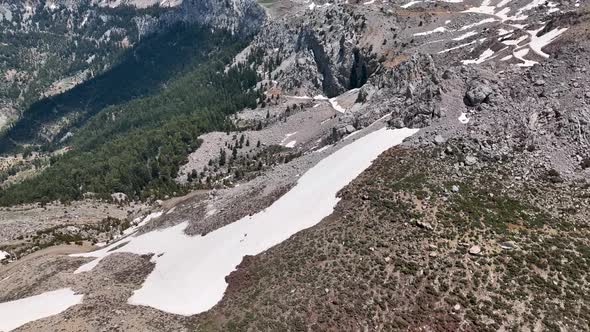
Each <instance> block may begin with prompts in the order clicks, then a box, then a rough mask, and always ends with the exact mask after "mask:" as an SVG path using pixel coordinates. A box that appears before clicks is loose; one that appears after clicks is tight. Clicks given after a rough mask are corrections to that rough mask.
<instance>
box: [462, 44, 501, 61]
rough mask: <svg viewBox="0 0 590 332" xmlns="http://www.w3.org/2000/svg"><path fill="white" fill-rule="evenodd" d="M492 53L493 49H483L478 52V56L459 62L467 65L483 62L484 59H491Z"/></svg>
mask: <svg viewBox="0 0 590 332" xmlns="http://www.w3.org/2000/svg"><path fill="white" fill-rule="evenodd" d="M493 55H494V51H492V50H491V49H489V48H488V49H487V50H485V51H483V53H482V54H480V56H479V58H477V59H475V60H462V61H461V62H462V63H463V64H464V65H469V64H479V63H483V62H484V61H486V60H488V59H491V58H492V56H493Z"/></svg>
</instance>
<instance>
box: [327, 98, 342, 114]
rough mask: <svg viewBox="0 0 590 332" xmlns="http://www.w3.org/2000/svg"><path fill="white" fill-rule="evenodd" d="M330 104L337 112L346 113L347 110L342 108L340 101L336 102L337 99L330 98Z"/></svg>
mask: <svg viewBox="0 0 590 332" xmlns="http://www.w3.org/2000/svg"><path fill="white" fill-rule="evenodd" d="M329 102H330V105H332V108H333V109H334V110H335V111H336V112H340V113H346V109H345V108H344V107H342V106H340V104H338V101H337V100H336V97H334V98H330V99H329Z"/></svg>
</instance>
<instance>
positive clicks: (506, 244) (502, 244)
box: [499, 241, 514, 250]
mask: <svg viewBox="0 0 590 332" xmlns="http://www.w3.org/2000/svg"><path fill="white" fill-rule="evenodd" d="M499 245H500V248H502V249H504V250H512V249H514V242H512V241H506V242H500V244H499Z"/></svg>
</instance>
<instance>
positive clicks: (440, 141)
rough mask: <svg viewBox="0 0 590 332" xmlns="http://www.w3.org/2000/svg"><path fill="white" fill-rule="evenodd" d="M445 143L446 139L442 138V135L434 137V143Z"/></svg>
mask: <svg viewBox="0 0 590 332" xmlns="http://www.w3.org/2000/svg"><path fill="white" fill-rule="evenodd" d="M444 142H445V139H444V137H442V136H441V135H436V136H435V137H434V143H436V145H441V144H443V143H444Z"/></svg>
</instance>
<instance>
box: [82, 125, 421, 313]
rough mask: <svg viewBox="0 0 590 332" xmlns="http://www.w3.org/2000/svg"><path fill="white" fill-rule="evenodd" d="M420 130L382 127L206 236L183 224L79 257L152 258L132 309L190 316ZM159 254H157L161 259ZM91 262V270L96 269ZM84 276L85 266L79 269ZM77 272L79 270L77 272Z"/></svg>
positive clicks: (325, 210)
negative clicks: (244, 263) (238, 270)
mask: <svg viewBox="0 0 590 332" xmlns="http://www.w3.org/2000/svg"><path fill="white" fill-rule="evenodd" d="M417 131H418V130H417V129H407V128H404V129H398V130H388V129H385V128H383V129H380V130H377V131H375V132H373V133H370V134H368V135H366V136H364V137H362V138H359V139H358V140H356V141H355V142H352V143H351V144H349V145H347V146H344V147H343V148H341V149H340V150H338V151H336V152H334V153H333V154H331V155H330V156H328V157H326V158H325V159H323V160H322V161H320V162H319V163H318V164H317V165H316V166H314V167H313V168H311V169H310V170H309V171H307V172H306V173H305V174H304V175H303V176H302V177H301V178H300V179H299V181H298V182H297V185H296V186H295V187H294V188H293V189H291V190H290V191H289V192H287V193H286V194H285V195H283V196H282V197H281V198H279V199H278V200H277V201H276V202H274V203H273V204H272V205H271V206H270V207H268V208H267V209H265V210H263V211H262V212H259V213H257V214H255V215H253V216H248V217H245V218H242V219H241V220H239V221H237V222H234V223H232V224H229V225H227V226H225V227H222V228H220V229H217V230H215V231H213V232H211V233H208V234H207V235H205V236H195V237H191V236H187V235H185V234H184V232H183V230H184V228H185V227H186V225H187V224H186V223H182V224H180V225H177V226H174V227H171V228H167V229H164V230H161V231H153V232H150V233H146V234H142V235H140V236H137V237H134V238H132V239H131V241H130V242H129V243H128V244H127V245H126V246H124V247H121V248H119V249H116V250H113V251H112V252H110V253H109V252H108V250H111V249H113V248H112V247H107V248H103V249H101V250H99V251H96V252H92V253H85V254H79V255H77V256H84V257H97V259H96V260H95V261H94V262H96V261H98V260H100V259H102V258H104V257H106V256H108V255H109V254H111V253H115V252H131V253H136V254H147V253H155V254H156V255H154V256H153V258H152V261H153V262H154V263H155V264H156V266H155V267H154V270H153V271H152V272H151V274H150V275H149V276H148V277H147V279H146V280H145V282H144V284H143V285H142V287H141V288H140V289H138V290H137V291H135V293H134V295H133V296H132V297H131V298H130V299H129V303H131V304H136V305H146V306H150V307H154V308H157V309H160V310H163V311H167V312H171V313H175V314H181V315H193V314H197V313H200V312H203V311H206V310H209V309H210V308H211V307H212V306H214V305H215V304H216V303H217V302H218V301H219V300H221V298H222V297H223V293H224V292H225V289H226V287H227V283H226V282H225V279H224V278H225V276H227V275H228V274H229V273H231V271H233V270H234V269H235V267H236V266H237V265H238V264H239V263H240V262H241V260H242V258H243V257H244V255H256V254H259V253H261V252H263V251H264V250H267V249H268V248H270V247H272V246H274V245H276V244H278V243H281V242H282V241H284V240H286V239H288V238H289V237H290V236H292V235H293V234H295V233H297V232H299V231H301V230H302V229H305V228H309V227H312V226H314V225H315V224H317V223H318V222H320V221H321V220H322V219H323V218H324V217H326V216H328V215H330V214H331V213H332V212H333V210H334V206H335V205H336V203H338V200H339V198H337V197H336V193H337V192H338V191H339V190H341V189H342V188H343V187H344V186H346V185H347V184H348V183H350V181H352V180H353V179H354V178H355V177H357V176H358V175H359V174H360V173H361V172H363V171H364V170H365V169H366V168H367V167H369V166H370V165H371V163H372V161H373V159H375V158H376V157H377V156H378V155H380V154H381V153H382V152H383V151H385V150H386V149H388V148H390V147H392V146H395V145H398V144H400V143H401V142H402V140H403V139H404V138H406V137H408V136H411V135H413V134H414V133H416V132H417ZM160 253H161V254H162V255H159V254H160ZM94 262H91V263H89V264H92V265H96V263H94ZM80 269H81V270H86V268H85V265H83V266H81V267H80ZM80 269H79V270H80Z"/></svg>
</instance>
